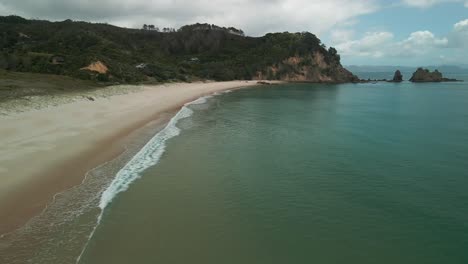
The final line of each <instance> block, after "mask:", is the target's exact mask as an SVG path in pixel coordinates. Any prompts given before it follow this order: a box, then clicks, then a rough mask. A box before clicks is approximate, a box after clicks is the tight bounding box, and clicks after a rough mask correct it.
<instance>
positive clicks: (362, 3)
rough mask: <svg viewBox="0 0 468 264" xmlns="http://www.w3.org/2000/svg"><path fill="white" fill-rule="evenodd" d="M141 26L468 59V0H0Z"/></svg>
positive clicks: (413, 58) (384, 55) (348, 58)
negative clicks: (297, 37) (297, 36)
mask: <svg viewBox="0 0 468 264" xmlns="http://www.w3.org/2000/svg"><path fill="white" fill-rule="evenodd" d="M10 14H15V15H20V16H23V17H26V18H39V19H47V20H53V21H60V20H65V19H72V20H81V21H91V22H104V23H109V24H113V25H118V26H123V27H130V28H141V26H142V25H143V24H154V25H156V26H158V27H160V28H163V27H174V28H178V27H180V26H182V25H185V24H191V23H196V22H200V23H210V24H217V25H220V26H234V27H237V28H240V29H243V30H244V31H245V32H246V34H247V35H250V36H261V35H264V34H265V33H268V32H284V31H289V32H300V31H309V32H312V33H314V34H316V35H317V36H318V37H319V38H321V39H322V42H323V43H325V44H326V45H327V46H333V47H336V49H337V50H338V51H339V53H340V54H341V57H342V62H343V64H345V65H401V66H423V65H441V64H450V65H454V64H468V0H396V1H388V0H387V1H385V0H326V1H325V0H79V1H78V0H0V15H10Z"/></svg>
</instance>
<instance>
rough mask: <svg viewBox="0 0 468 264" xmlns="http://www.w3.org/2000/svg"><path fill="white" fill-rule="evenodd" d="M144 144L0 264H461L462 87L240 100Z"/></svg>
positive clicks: (41, 220) (273, 92)
mask: <svg viewBox="0 0 468 264" xmlns="http://www.w3.org/2000/svg"><path fill="white" fill-rule="evenodd" d="M359 75H360V77H361V78H366V79H367V78H372V79H380V78H388V79H390V78H391V77H392V73H387V74H386V75H385V76H384V74H383V73H378V74H372V73H360V74H359ZM387 75H388V76H387ZM447 76H448V77H456V78H458V79H464V80H465V81H468V74H467V75H460V74H458V75H457V76H453V75H447ZM146 135H147V136H146V137H144V138H143V139H140V141H139V142H138V141H137V142H133V143H131V144H129V148H128V149H129V151H128V152H127V153H126V154H125V155H123V156H122V157H121V158H119V159H117V160H114V161H111V162H109V163H107V164H103V165H102V167H98V168H96V170H94V171H92V172H90V173H89V175H87V179H85V181H84V182H83V184H82V185H81V186H77V187H76V188H74V189H72V190H69V191H67V192H64V193H62V194H60V195H58V196H57V197H56V200H55V201H54V203H53V204H51V206H49V208H48V209H46V210H45V212H44V213H43V215H42V216H40V217H38V218H37V219H35V220H34V221H32V222H31V223H30V224H29V225H28V226H27V227H25V228H23V229H22V230H21V231H19V232H17V233H15V234H10V235H7V236H6V237H3V238H1V239H0V253H1V252H3V259H4V261H5V262H2V261H1V259H2V254H0V263H8V264H10V263H39V264H41V263H47V264H53V263H77V264H103V263H113V264H128V263H141V264H153V263H166V264H169V263H170V264H189V263H194V264H234V263H236V264H238V263H252V264H256V263H258V264H267V263H268V264H275V263H278V264H280V263H281V264H284V263H297V264H301V263H323V264H328V263H330V264H331V263H348V264H354V263H355V264H364V263H380V264H386V263H388V264H394V263H411V264H417V263H421V264H431V263H434V264H436V263H437V264H440V263H451V264H465V263H468V82H454V83H424V84H423V83H418V84H413V83H410V82H407V81H405V82H403V83H385V82H378V83H365V84H340V85H325V84H282V85H274V86H258V87H255V88H249V89H239V90H235V91H231V92H226V93H218V94H213V95H211V96H206V97H203V98H200V99H198V100H196V101H194V102H191V103H189V104H187V105H185V106H184V107H183V108H182V109H181V110H180V111H179V112H178V113H177V114H176V115H175V116H174V117H173V118H172V120H171V121H170V122H169V124H168V125H167V126H166V127H165V128H163V129H162V130H156V129H155V130H154V131H151V129H150V131H149V132H147V134H146Z"/></svg>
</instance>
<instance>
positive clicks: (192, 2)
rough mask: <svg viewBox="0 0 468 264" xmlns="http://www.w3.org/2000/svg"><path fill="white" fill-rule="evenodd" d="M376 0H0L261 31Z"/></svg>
mask: <svg viewBox="0 0 468 264" xmlns="http://www.w3.org/2000/svg"><path fill="white" fill-rule="evenodd" d="M377 3H378V1H377V0H355V1H348V0H328V1H322V0H283V1H282V0H224V1H219V2H218V1H212V0H100V1H76V0H21V1H11V0H0V5H2V4H3V5H4V7H5V8H6V9H7V10H9V12H10V13H16V14H19V15H23V16H26V17H39V18H43V19H53V20H64V19H67V18H71V19H76V20H90V21H99V22H108V23H111V24H117V25H120V26H128V27H140V26H141V25H142V24H144V23H147V24H148V23H150V24H155V25H158V26H160V27H161V26H171V27H179V26H181V25H184V24H188V23H195V22H207V23H213V24H218V25H224V26H235V27H239V28H242V29H244V30H245V31H246V32H247V33H248V34H252V35H260V34H263V33H266V32H270V31H311V32H314V33H317V34H320V33H323V32H325V31H327V30H329V29H330V28H332V27H333V26H334V25H335V24H339V23H344V22H346V21H350V20H353V19H354V18H356V17H357V16H360V15H363V14H368V13H371V12H374V11H376V10H377V9H378V4H377Z"/></svg>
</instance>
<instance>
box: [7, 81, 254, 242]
mask: <svg viewBox="0 0 468 264" xmlns="http://www.w3.org/2000/svg"><path fill="white" fill-rule="evenodd" d="M253 85H256V81H249V82H245V81H232V82H216V83H214V82H213V83H193V84H186V83H183V84H167V85H160V86H143V87H142V89H137V90H139V91H138V92H133V93H129V94H125V95H115V96H110V97H107V98H106V97H96V100H95V101H89V100H86V99H84V100H80V101H76V102H72V103H67V104H62V105H58V106H53V107H48V108H43V109H39V110H33V111H28V112H23V113H15V114H11V115H8V116H0V146H1V148H0V182H1V184H0V234H1V233H2V231H5V230H8V229H9V228H10V229H11V226H12V223H11V221H17V222H18V223H20V222H21V220H19V219H23V218H25V217H31V214H33V213H36V214H37V212H38V209H40V208H43V207H44V206H45V204H44V203H45V202H46V201H49V200H50V199H51V198H52V196H53V195H54V194H55V192H57V187H55V188H49V187H50V185H51V184H55V183H57V182H60V184H58V186H59V187H60V186H61V187H62V188H63V187H70V186H69V185H70V183H68V184H67V183H66V182H67V181H68V180H67V178H68V174H69V173H70V171H72V172H73V170H74V169H75V168H74V167H73V166H74V163H73V161H74V160H75V159H77V158H78V157H80V155H82V156H81V164H80V165H76V166H80V168H79V169H78V168H76V169H77V171H78V172H80V173H81V174H82V177H84V174H83V173H82V172H83V169H84V168H82V166H83V165H84V166H85V167H86V166H89V167H90V168H86V170H89V169H91V168H92V165H95V164H93V163H92V162H91V160H92V157H83V155H94V154H92V153H93V152H92V151H91V150H92V149H93V148H94V149H96V146H99V148H112V147H114V148H115V147H116V146H112V145H113V142H114V141H113V140H112V139H113V138H118V137H119V136H120V137H124V136H125V135H128V133H123V132H122V131H127V132H130V131H131V130H132V129H136V128H137V127H139V126H140V127H141V126H142V125H144V123H147V122H148V121H150V120H153V119H155V118H156V117H157V116H158V114H162V113H165V112H171V111H175V110H177V109H178V108H180V107H181V106H182V105H183V104H184V103H186V102H189V101H192V100H194V99H196V98H198V97H200V96H203V95H206V94H211V93H214V92H216V91H223V90H228V89H233V88H240V87H248V86H253ZM117 147H118V148H121V147H122V146H117ZM90 151H91V152H90ZM86 158H89V160H90V161H89V162H87V160H86ZM67 161H68V162H69V164H68V165H64V164H65V163H66V162H67ZM59 167H60V168H63V170H61V171H60V170H59V173H58V174H57V171H55V174H53V175H54V176H53V177H52V176H50V175H52V173H51V174H48V173H47V172H48V171H49V170H50V171H52V170H54V169H57V168H59ZM48 175H49V176H50V177H52V178H50V177H49V176H48ZM46 178H47V181H46V180H45V179H46ZM72 184H76V181H73V182H72ZM37 193H39V194H40V195H39V194H37ZM19 195H21V199H18V197H20V196H19ZM36 196H37V197H36ZM39 196H40V197H39ZM46 198H47V199H46ZM31 203H32V204H31ZM12 208H14V209H12ZM34 208H35V209H34ZM15 214H16V215H15ZM6 216H8V218H9V220H10V223H8V224H6V223H3V224H4V226H3V228H2V221H3V220H2V219H6ZM23 220H24V219H23Z"/></svg>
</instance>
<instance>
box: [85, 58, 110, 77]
mask: <svg viewBox="0 0 468 264" xmlns="http://www.w3.org/2000/svg"><path fill="white" fill-rule="evenodd" d="M81 70H88V71H92V72H97V73H101V74H106V73H107V72H108V71H109V69H108V68H107V66H106V65H104V63H102V62H101V61H96V62H93V63H91V64H90V65H88V66H87V67H84V68H81Z"/></svg>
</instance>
